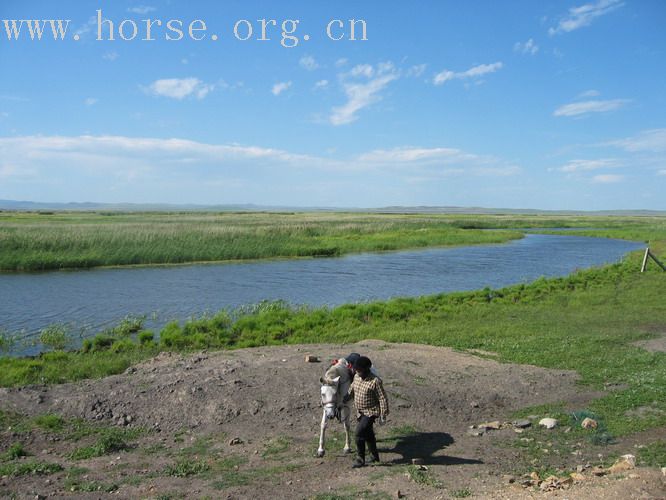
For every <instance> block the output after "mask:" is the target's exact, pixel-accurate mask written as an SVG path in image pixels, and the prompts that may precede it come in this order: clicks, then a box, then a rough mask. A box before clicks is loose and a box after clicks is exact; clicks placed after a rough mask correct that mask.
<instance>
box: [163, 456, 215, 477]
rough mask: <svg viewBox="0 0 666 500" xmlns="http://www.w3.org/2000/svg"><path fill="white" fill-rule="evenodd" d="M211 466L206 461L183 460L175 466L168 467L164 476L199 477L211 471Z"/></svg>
mask: <svg viewBox="0 0 666 500" xmlns="http://www.w3.org/2000/svg"><path fill="white" fill-rule="evenodd" d="M210 469H211V467H210V464H209V463H208V462H206V461H204V460H191V459H181V460H179V461H178V462H176V463H175V464H171V465H167V466H166V467H165V468H164V474H166V475H167V476H173V477H190V476H198V475H201V474H204V473H206V472H208V471H210Z"/></svg>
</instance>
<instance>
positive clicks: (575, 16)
mask: <svg viewBox="0 0 666 500" xmlns="http://www.w3.org/2000/svg"><path fill="white" fill-rule="evenodd" d="M623 5H624V2H622V1H621V0H599V1H598V2H596V3H586V4H584V5H581V6H579V7H571V8H570V9H569V13H568V15H567V16H566V17H564V18H563V19H561V20H560V22H559V23H558V25H557V27H556V28H550V29H549V30H548V34H549V35H555V34H557V33H568V32H570V31H574V30H577V29H579V28H583V27H585V26H589V25H590V24H592V21H594V20H595V19H596V18H598V17H601V16H603V15H606V14H608V13H610V12H613V11H614V10H615V9H618V8H620V7H622V6H623Z"/></svg>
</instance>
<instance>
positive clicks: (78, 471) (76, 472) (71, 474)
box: [67, 467, 90, 479]
mask: <svg viewBox="0 0 666 500" xmlns="http://www.w3.org/2000/svg"><path fill="white" fill-rule="evenodd" d="M88 472H90V469H88V468H86V467H70V468H69V469H67V479H74V478H77V477H81V476H83V475H84V474H87V473H88Z"/></svg>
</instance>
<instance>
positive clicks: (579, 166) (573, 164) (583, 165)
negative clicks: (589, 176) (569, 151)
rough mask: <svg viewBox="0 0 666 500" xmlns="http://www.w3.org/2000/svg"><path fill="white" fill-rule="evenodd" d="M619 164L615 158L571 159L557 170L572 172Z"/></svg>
mask: <svg viewBox="0 0 666 500" xmlns="http://www.w3.org/2000/svg"><path fill="white" fill-rule="evenodd" d="M619 166H620V164H619V162H618V161H617V160H615V159H612V158H606V159H601V160H571V161H569V162H568V163H567V164H566V165H564V166H563V167H560V168H559V169H558V170H560V171H561V172H567V173H573V172H582V171H590V170H598V169H600V168H615V167H619Z"/></svg>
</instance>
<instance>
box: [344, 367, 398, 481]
mask: <svg viewBox="0 0 666 500" xmlns="http://www.w3.org/2000/svg"><path fill="white" fill-rule="evenodd" d="M371 368H372V361H370V359H368V358H367V357H365V356H359V358H358V359H357V360H356V362H355V363H354V371H355V372H356V376H355V377H354V380H353V381H352V384H351V387H350V388H349V394H348V398H354V405H355V406H356V420H357V421H358V424H357V425H356V432H355V434H356V453H357V457H356V459H355V460H354V464H353V465H352V467H353V468H354V469H356V468H358V467H363V466H364V465H365V450H366V445H367V448H368V451H369V452H370V459H369V460H368V463H374V462H379V452H378V451H377V439H376V438H375V431H374V429H373V425H374V423H375V420H376V419H377V418H379V421H380V423H384V422H385V421H386V417H387V416H388V413H389V406H388V398H387V397H386V391H384V385H383V384H382V380H381V379H380V378H379V377H377V376H375V375H374V374H373V373H372V371H371Z"/></svg>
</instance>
